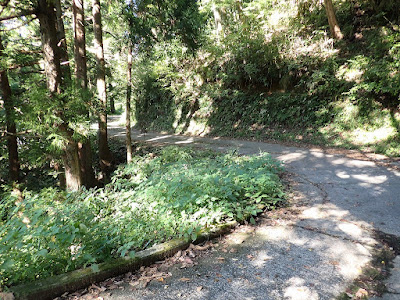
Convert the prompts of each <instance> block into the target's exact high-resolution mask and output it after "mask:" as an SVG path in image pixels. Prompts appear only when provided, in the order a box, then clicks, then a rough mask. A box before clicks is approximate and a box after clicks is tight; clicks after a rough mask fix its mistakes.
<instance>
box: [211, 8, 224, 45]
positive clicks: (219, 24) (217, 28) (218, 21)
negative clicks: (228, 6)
mask: <svg viewBox="0 0 400 300" xmlns="http://www.w3.org/2000/svg"><path fill="white" fill-rule="evenodd" d="M212 11H213V14H214V23H215V33H216V35H217V41H218V42H219V40H220V36H221V34H222V33H223V27H222V17H221V12H220V10H219V9H218V8H217V6H216V5H215V3H214V4H213V6H212Z"/></svg>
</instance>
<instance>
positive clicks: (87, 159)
mask: <svg viewBox="0 0 400 300" xmlns="http://www.w3.org/2000/svg"><path fill="white" fill-rule="evenodd" d="M72 11H73V17H74V43H75V48H74V54H75V75H76V82H77V85H78V86H80V87H81V89H82V92H83V93H82V96H84V95H85V92H86V90H87V65H86V37H85V35H86V34H85V14H84V7H83V0H73V3H72ZM82 113H83V114H84V115H87V116H88V115H89V112H88V111H87V110H86V109H85V111H82ZM78 153H79V160H80V167H81V175H82V183H83V184H84V185H85V186H86V187H88V188H89V187H93V186H95V184H96V183H95V181H96V179H95V176H94V171H93V167H92V149H91V145H90V141H89V140H86V141H83V142H82V141H81V142H79V143H78Z"/></svg>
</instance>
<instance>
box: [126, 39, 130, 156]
mask: <svg viewBox="0 0 400 300" xmlns="http://www.w3.org/2000/svg"><path fill="white" fill-rule="evenodd" d="M131 94H132V42H131V41H129V46H128V72H127V85H126V117H125V132H126V162H127V163H128V164H129V163H130V162H132V137H131Z"/></svg>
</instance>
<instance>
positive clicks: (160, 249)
mask: <svg viewBox="0 0 400 300" xmlns="http://www.w3.org/2000/svg"><path fill="white" fill-rule="evenodd" d="M237 224H238V223H237V222H236V221H231V222H228V223H225V224H221V225H217V226H215V227H213V228H209V229H206V230H203V231H202V233H201V234H199V236H198V237H197V239H196V241H194V243H201V242H204V241H206V240H209V239H212V238H215V237H218V236H220V235H222V234H225V233H226V232H228V231H229V230H230V229H232V228H233V227H235V226H236V225H237ZM189 245H190V242H189V241H187V240H184V239H173V240H171V241H168V242H165V243H162V244H158V245H154V246H153V247H151V248H149V249H146V250H143V251H139V252H137V253H136V256H135V257H133V258H117V259H114V260H112V261H109V262H105V263H101V264H98V267H99V271H98V272H94V271H93V269H92V268H90V267H87V268H83V269H78V270H75V271H71V272H68V273H65V274H61V275H57V276H53V277H49V278H45V279H42V280H37V281H34V282H30V283H26V284H22V285H18V286H15V287H11V288H10V291H11V292H12V293H13V294H14V296H15V299H17V300H18V299H21V300H37V299H41V300H51V299H54V298H55V297H58V296H60V295H62V294H64V293H65V292H72V291H76V290H79V289H82V288H85V287H87V286H89V285H90V284H92V283H96V282H100V281H103V280H106V279H107V278H110V277H113V276H117V275H121V274H124V273H127V272H129V271H135V270H138V269H139V268H140V267H141V266H148V265H151V264H152V263H154V262H156V261H159V260H162V259H165V258H167V257H170V256H172V255H174V254H175V253H176V252H178V251H179V250H183V249H186V248H187V247H188V246H189Z"/></svg>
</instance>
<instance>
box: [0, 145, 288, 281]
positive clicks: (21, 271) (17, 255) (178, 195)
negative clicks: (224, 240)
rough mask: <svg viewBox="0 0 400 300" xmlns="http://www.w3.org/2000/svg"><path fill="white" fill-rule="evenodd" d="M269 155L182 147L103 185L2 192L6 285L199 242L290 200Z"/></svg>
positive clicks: (136, 163) (1, 254)
mask: <svg viewBox="0 0 400 300" xmlns="http://www.w3.org/2000/svg"><path fill="white" fill-rule="evenodd" d="M280 170H281V167H280V165H279V164H278V163H277V162H276V161H274V160H272V159H271V158H270V156H269V155H267V154H260V155H259V156H253V157H246V156H242V157H240V156H237V155H234V154H229V155H217V154H215V153H212V152H195V151H193V150H183V149H180V148H176V147H168V148H165V149H163V150H162V151H160V152H159V153H158V154H157V156H156V157H154V154H151V155H150V154H149V155H147V156H144V157H135V158H134V160H133V162H132V163H131V164H129V165H127V166H120V167H119V168H118V170H117V171H116V172H115V174H114V176H113V178H112V182H111V183H110V184H108V185H107V186H106V187H105V188H103V189H92V190H88V191H82V192H80V193H66V192H61V191H59V190H56V189H53V188H48V189H43V190H41V191H40V192H29V191H25V192H24V199H23V200H22V201H17V199H16V198H15V196H14V195H13V194H12V193H11V192H5V193H4V195H3V197H2V199H3V200H2V204H3V205H4V206H3V205H2V207H6V206H7V207H8V208H7V212H6V213H5V210H3V211H1V212H0V215H1V219H0V269H1V273H2V278H1V284H3V285H10V284H16V283H20V282H24V281H31V280H35V279H38V278H44V277H47V276H50V275H53V274H60V273H63V272H67V271H70V270H73V269H76V268H79V267H82V266H87V265H95V264H96V263H99V262H103V261H106V260H108V259H111V258H113V257H119V256H126V255H131V256H132V255H134V252H135V251H138V250H141V249H145V248H147V247H149V246H151V245H153V244H155V243H159V242H163V241H166V240H169V239H171V238H173V237H177V236H179V237H184V238H186V239H189V240H190V239H192V240H194V239H196V236H197V235H198V234H199V232H200V230H201V229H202V228H205V227H208V226H211V225H213V224H216V223H220V222H223V221H224V220H226V219H236V220H244V218H246V217H250V216H251V215H253V216H255V215H256V214H257V213H259V212H261V209H260V207H261V206H263V207H266V208H268V209H274V208H275V207H276V206H277V205H279V203H281V202H282V199H283V198H284V193H283V189H282V186H281V184H280V182H279V178H278V176H277V172H279V171H280Z"/></svg>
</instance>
